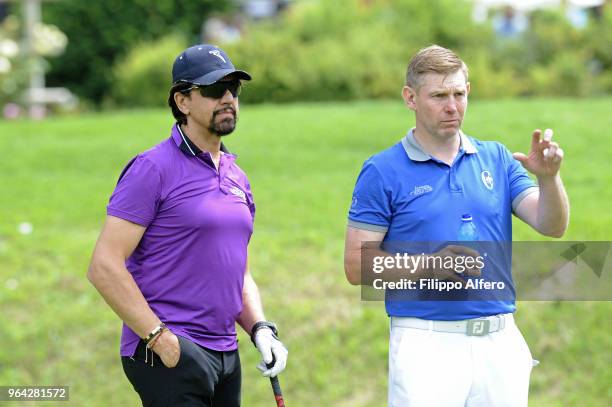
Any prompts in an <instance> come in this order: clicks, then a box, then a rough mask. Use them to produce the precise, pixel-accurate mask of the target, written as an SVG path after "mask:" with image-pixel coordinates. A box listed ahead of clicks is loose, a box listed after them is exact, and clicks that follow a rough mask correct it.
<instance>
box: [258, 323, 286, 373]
mask: <svg viewBox="0 0 612 407" xmlns="http://www.w3.org/2000/svg"><path fill="white" fill-rule="evenodd" d="M254 341H255V346H256V347H257V350H258V351H259V353H261V362H260V363H259V365H257V368H258V369H259V370H261V371H262V372H263V375H264V376H267V377H275V376H277V375H278V374H279V373H280V372H282V371H283V370H284V369H285V366H286V365H287V354H288V353H289V352H288V351H287V348H285V345H283V343H282V342H281V341H279V340H278V339H276V338H275V337H274V333H273V332H272V330H271V329H269V328H261V329H259V330H258V331H257V332H256V333H255V339H254ZM272 355H274V357H272ZM272 360H274V366H272V367H271V368H269V369H268V367H267V366H266V365H267V364H268V363H272Z"/></svg>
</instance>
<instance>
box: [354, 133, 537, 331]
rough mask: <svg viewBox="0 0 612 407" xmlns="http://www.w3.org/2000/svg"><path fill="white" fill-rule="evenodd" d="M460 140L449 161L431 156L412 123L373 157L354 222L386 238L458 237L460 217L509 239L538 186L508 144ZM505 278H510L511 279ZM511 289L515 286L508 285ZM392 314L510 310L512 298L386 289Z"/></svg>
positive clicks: (358, 189)
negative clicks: (435, 297) (407, 294)
mask: <svg viewBox="0 0 612 407" xmlns="http://www.w3.org/2000/svg"><path fill="white" fill-rule="evenodd" d="M460 139H461V145H460V148H459V152H458V154H457V156H456V158H455V160H454V162H453V163H452V165H450V166H449V165H448V164H446V163H444V162H442V161H440V160H438V159H436V158H434V157H431V156H430V155H429V154H427V153H426V152H425V151H424V150H423V149H422V148H421V146H420V145H419V144H418V142H417V140H416V139H415V137H414V129H412V130H410V131H409V132H408V134H407V135H406V136H405V137H404V138H403V139H402V140H401V142H399V143H397V144H396V145H394V146H392V147H391V148H389V149H387V150H385V151H382V152H381V153H379V154H376V155H374V156H372V157H370V158H369V159H368V160H366V162H365V163H364V165H363V168H362V169H361V173H360V174H359V177H358V178H357V183H356V185H355V190H354V193H353V200H352V204H351V208H350V211H349V222H348V224H349V226H351V227H354V228H358V229H365V230H371V231H376V232H383V233H385V237H384V240H383V244H384V242H428V241H430V242H434V241H437V242H439V241H453V240H457V238H458V231H459V228H460V225H461V215H462V214H465V213H469V214H471V215H472V216H473V218H474V224H475V225H476V228H477V230H478V235H479V240H483V241H495V242H511V241H512V219H511V215H512V212H513V210H514V209H516V207H517V205H518V204H519V203H520V201H521V200H522V199H523V198H524V197H526V196H527V195H528V194H530V193H532V192H535V191H537V186H536V185H535V183H534V182H533V180H532V179H531V178H530V177H529V175H528V174H527V172H526V170H525V169H524V168H523V167H522V166H521V165H520V163H519V162H518V161H516V160H515V159H514V158H513V157H512V154H511V153H510V152H509V151H508V149H507V148H506V147H504V146H503V145H502V144H500V143H497V142H490V141H479V140H476V139H474V138H471V137H468V136H466V135H465V134H463V133H462V132H460ZM507 273H508V275H507V276H505V277H506V280H507V282H508V283H509V284H512V278H511V276H510V275H509V274H510V270H509V267H508V270H507ZM510 288H511V290H512V293H514V288H513V287H510ZM385 305H386V309H387V313H388V314H389V315H390V316H405V317H417V318H424V319H432V320H459V319H469V318H477V317H480V316H488V315H495V314H500V313H508V312H513V311H514V310H515V304H514V298H510V299H504V300H495V301H493V300H492V301H484V300H483V301H397V297H395V298H394V294H393V293H392V292H391V293H389V292H387V296H386V301H385Z"/></svg>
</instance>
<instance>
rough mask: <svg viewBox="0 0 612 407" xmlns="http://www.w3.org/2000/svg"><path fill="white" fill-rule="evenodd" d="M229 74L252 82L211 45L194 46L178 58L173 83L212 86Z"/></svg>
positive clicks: (173, 73)
mask: <svg viewBox="0 0 612 407" xmlns="http://www.w3.org/2000/svg"><path fill="white" fill-rule="evenodd" d="M229 74H236V76H237V77H238V78H239V79H244V80H247V81H250V80H251V75H249V74H248V73H246V72H245V71H240V70H238V69H236V68H235V67H234V65H233V64H232V61H231V60H230V59H229V57H228V56H227V54H226V53H225V52H224V51H223V50H222V49H221V48H218V47H215V46H214V45H209V44H200V45H194V46H193V47H189V48H187V49H186V50H185V51H183V52H181V54H180V55H179V56H178V57H176V59H175V60H174V65H173V66H172V83H173V84H176V83H178V82H188V83H193V84H195V85H210V84H213V83H215V82H217V81H218V80H219V79H221V78H224V77H225V76H227V75H229Z"/></svg>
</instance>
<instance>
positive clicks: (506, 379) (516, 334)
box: [389, 314, 533, 407]
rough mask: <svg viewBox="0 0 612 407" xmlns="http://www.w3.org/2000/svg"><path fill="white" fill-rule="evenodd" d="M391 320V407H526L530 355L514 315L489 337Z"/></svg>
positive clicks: (508, 315)
mask: <svg viewBox="0 0 612 407" xmlns="http://www.w3.org/2000/svg"><path fill="white" fill-rule="evenodd" d="M397 323H399V322H398V319H396V318H394V317H392V318H391V336H390V341H389V406H391V407H481V406H482V407H497V406H508V407H517V406H527V395H528V391H529V375H530V373H531V368H532V366H533V361H532V357H531V352H530V351H529V348H528V347H527V343H526V342H525V340H524V339H523V335H521V333H520V331H519V330H518V328H517V326H516V324H515V323H514V319H513V318H512V314H506V324H505V328H504V329H502V330H500V331H497V332H492V333H490V334H487V335H485V336H468V335H466V334H463V333H447V332H436V331H434V330H431V328H430V330H427V329H416V328H406V327H400V326H397Z"/></svg>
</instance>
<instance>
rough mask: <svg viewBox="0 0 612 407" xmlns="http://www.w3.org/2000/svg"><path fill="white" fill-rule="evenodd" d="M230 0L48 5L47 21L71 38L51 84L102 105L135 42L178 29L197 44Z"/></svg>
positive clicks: (74, 1)
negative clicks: (207, 23)
mask: <svg viewBox="0 0 612 407" xmlns="http://www.w3.org/2000/svg"><path fill="white" fill-rule="evenodd" d="M232 4H233V3H232V2H231V1H216V0H198V1H179V0H130V1H123V0H104V1H83V0H62V1H57V2H48V3H45V6H44V7H43V13H44V18H43V20H44V21H46V22H50V23H53V24H56V25H57V26H59V27H60V29H61V30H62V31H64V32H65V33H66V35H67V36H68V39H69V43H68V47H67V48H66V53H65V54H64V55H63V56H62V58H60V59H58V60H56V61H53V62H52V64H51V71H50V72H49V75H48V82H49V84H50V85H51V86H66V87H68V88H70V90H72V91H73V92H75V93H76V94H77V95H79V96H81V97H84V98H87V99H89V100H91V101H93V102H95V103H100V102H101V101H102V100H103V99H104V97H105V96H107V95H106V94H107V92H108V91H109V89H111V86H112V83H113V74H112V70H110V69H109V67H110V66H112V65H113V64H114V63H115V61H116V60H117V59H119V58H122V57H123V56H125V55H126V53H127V52H128V51H130V50H131V49H132V48H133V47H134V45H135V44H138V43H143V42H148V41H153V40H155V39H158V38H160V37H163V36H166V35H168V33H169V32H174V31H179V32H181V33H182V34H183V35H185V36H186V37H187V38H188V39H189V42H191V43H197V42H198V41H199V33H200V28H201V25H202V22H203V21H204V19H205V18H206V16H207V15H208V14H210V13H211V12H212V11H215V10H224V9H228V8H230V7H232Z"/></svg>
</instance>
